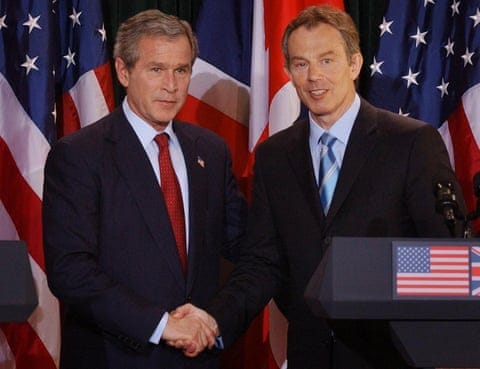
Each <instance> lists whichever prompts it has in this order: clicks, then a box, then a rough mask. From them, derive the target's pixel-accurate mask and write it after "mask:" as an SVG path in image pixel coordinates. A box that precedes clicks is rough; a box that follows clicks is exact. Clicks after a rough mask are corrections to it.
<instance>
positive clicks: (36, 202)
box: [0, 0, 113, 369]
mask: <svg viewBox="0 0 480 369" xmlns="http://www.w3.org/2000/svg"><path fill="white" fill-rule="evenodd" d="M0 34H1V36H2V37H1V41H0V239H12V240H15V239H22V240H25V241H26V243H27V247H28V251H29V256H30V263H31V267H32V272H33V276H34V281H35V287H36V290H37V293H38V295H39V306H38V307H37V308H36V309H35V311H34V312H33V314H32V315H31V316H30V318H29V319H28V321H27V322H24V323H2V324H1V325H0V367H2V368H5V369H9V368H16V369H24V368H25V369H36V368H38V369H54V368H57V367H58V363H59V351H60V322H59V307H58V302H57V300H56V299H55V298H54V297H53V296H52V294H51V293H50V291H49V289H48V286H47V282H46V276H45V263H44V258H43V246H42V222H41V202H42V189H43V167H44V163H45V159H46V156H47V153H48V151H49V150H50V146H51V144H52V143H53V142H54V141H55V140H56V138H57V130H58V131H59V132H60V133H63V132H67V131H72V130H74V129H76V128H78V127H80V126H82V125H85V124H87V123H91V122H92V121H93V120H96V119H98V118H100V117H101V116H103V115H104V114H105V113H106V112H108V110H109V109H110V107H112V106H113V93H112V85H111V75H110V72H109V66H108V64H106V62H107V53H106V45H105V33H104V27H103V22H102V13H101V4H100V1H66V0H65V1H64V0H62V1H61V2H57V0H41V1H33V0H30V1H27V0H1V1H0ZM56 100H57V104H55V101H56ZM69 100H70V102H71V104H70V105H67V104H68V101H69ZM67 111H69V112H70V113H69V114H67ZM58 112H62V114H59V113H58ZM55 121H56V124H55ZM66 127H70V128H66ZM74 127H75V128H74Z"/></svg>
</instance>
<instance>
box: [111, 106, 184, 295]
mask: <svg viewBox="0 0 480 369" xmlns="http://www.w3.org/2000/svg"><path fill="white" fill-rule="evenodd" d="M117 118H118V119H116V121H115V122H114V123H113V124H112V129H111V132H110V133H111V134H110V135H109V136H108V137H107V140H110V141H112V143H113V152H112V155H113V158H114V160H115V162H116V163H117V167H118V170H119V172H120V173H121V175H122V177H123V178H124V180H125V182H126V183H127V185H128V186H129V187H130V189H131V194H132V196H133V197H134V198H135V201H136V202H137V204H138V209H139V211H140V213H141V214H142V215H143V219H144V221H145V223H146V224H147V227H148V229H149V230H150V233H151V235H152V237H153V239H154V240H155V242H156V243H157V244H158V245H159V247H160V249H161V251H162V252H163V253H164V254H165V260H166V261H167V262H168V265H169V267H170V269H171V271H172V273H173V274H174V276H175V279H176V280H177V282H178V283H179V285H180V286H181V287H182V288H184V286H185V279H184V276H183V273H182V269H181V265H180V260H179V257H178V253H177V250H176V247H175V239H174V236H173V232H172V230H171V226H170V220H169V218H168V215H167V209H166V206H165V201H164V199H163V195H162V193H161V190H160V187H159V185H158V181H157V178H156V177H155V174H154V172H153V169H152V166H151V164H150V161H149V159H148V157H147V155H146V153H145V150H144V149H143V147H142V145H141V143H140V141H139V140H138V138H137V136H136V134H135V132H134V131H133V129H132V127H131V126H130V124H129V123H128V122H127V120H126V118H125V116H124V115H123V112H122V111H121V109H119V114H118V115H117Z"/></svg>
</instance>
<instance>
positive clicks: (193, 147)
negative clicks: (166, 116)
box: [174, 122, 208, 291]
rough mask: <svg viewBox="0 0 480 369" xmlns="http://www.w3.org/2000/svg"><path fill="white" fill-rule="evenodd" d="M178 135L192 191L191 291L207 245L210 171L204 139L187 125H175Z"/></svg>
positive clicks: (189, 278)
mask: <svg viewBox="0 0 480 369" xmlns="http://www.w3.org/2000/svg"><path fill="white" fill-rule="evenodd" d="M174 129H175V134H176V135H177V138H178V141H179V142H180V146H181V147H182V151H183V156H184V158H185V164H186V167H187V173H188V188H189V201H190V204H189V212H190V216H189V223H190V227H189V230H190V236H189V249H188V278H187V291H188V290H190V288H191V286H192V285H193V281H194V280H195V277H196V275H197V272H198V265H199V259H200V258H201V257H202V256H201V248H202V246H203V245H204V243H205V242H204V241H205V240H204V233H205V229H206V219H207V214H206V212H207V199H208V196H207V169H206V166H208V161H207V155H206V152H204V151H203V150H202V145H200V140H201V139H200V138H198V137H194V136H192V135H191V134H189V132H188V130H187V129H186V126H185V125H183V124H182V123H179V122H174Z"/></svg>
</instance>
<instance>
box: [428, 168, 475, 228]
mask: <svg viewBox="0 0 480 369" xmlns="http://www.w3.org/2000/svg"><path fill="white" fill-rule="evenodd" d="M479 185H480V175H479ZM435 197H436V199H437V201H436V203H435V210H436V212H437V213H439V214H442V215H443V218H444V219H445V223H446V225H447V227H448V229H449V231H450V234H451V235H452V237H455V223H456V219H457V212H458V203H457V197H456V196H455V192H454V191H453V185H452V183H451V182H449V181H438V182H436V183H435Z"/></svg>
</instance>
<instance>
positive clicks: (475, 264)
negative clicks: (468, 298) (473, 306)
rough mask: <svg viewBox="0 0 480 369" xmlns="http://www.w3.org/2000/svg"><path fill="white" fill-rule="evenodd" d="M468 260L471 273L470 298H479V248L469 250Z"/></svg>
mask: <svg viewBox="0 0 480 369" xmlns="http://www.w3.org/2000/svg"><path fill="white" fill-rule="evenodd" d="M470 260H471V273H472V274H471V275H472V277H471V280H472V282H471V283H472V284H471V290H472V296H480V247H477V246H474V247H472V249H471V250H470Z"/></svg>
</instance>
